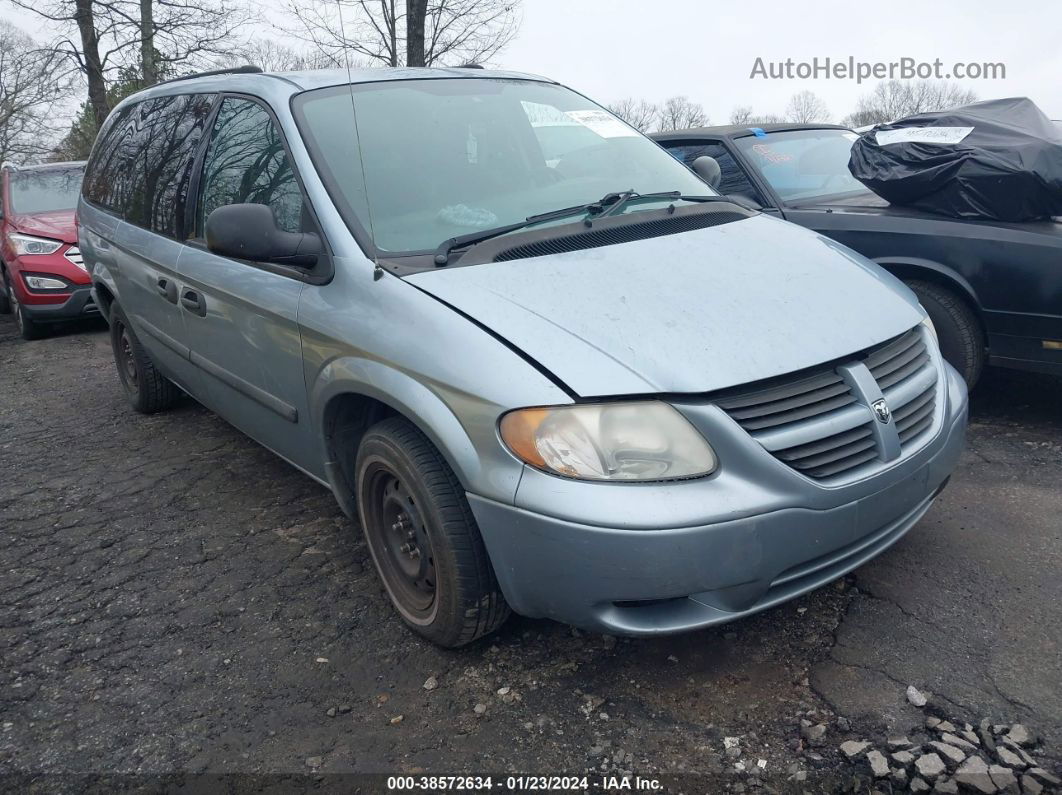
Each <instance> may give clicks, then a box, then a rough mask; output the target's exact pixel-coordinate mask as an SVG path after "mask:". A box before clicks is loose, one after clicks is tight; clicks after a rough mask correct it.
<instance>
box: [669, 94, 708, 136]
mask: <svg viewBox="0 0 1062 795" xmlns="http://www.w3.org/2000/svg"><path fill="white" fill-rule="evenodd" d="M658 122H659V129H660V130H662V131H666V130H684V129H686V128H687V127H705V126H707V125H708V124H709V123H710V122H709V120H708V114H707V113H705V112H704V108H703V107H702V106H701V104H700V103H698V102H691V101H690V100H689V98H688V97H684V96H677V97H670V98H669V99H666V100H665V101H664V104H663V105H662V106H661V107H660V114H659V116H658Z"/></svg>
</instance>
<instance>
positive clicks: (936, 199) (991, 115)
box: [848, 97, 1062, 221]
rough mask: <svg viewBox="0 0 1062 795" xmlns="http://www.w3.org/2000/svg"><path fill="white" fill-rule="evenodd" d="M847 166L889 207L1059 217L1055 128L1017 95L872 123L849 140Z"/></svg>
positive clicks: (1061, 160)
mask: <svg viewBox="0 0 1062 795" xmlns="http://www.w3.org/2000/svg"><path fill="white" fill-rule="evenodd" d="M848 170H849V171H851V172H852V176H854V177H855V178H856V179H858V180H859V181H860V182H862V183H863V184H864V185H866V186H867V187H868V188H870V189H871V190H872V191H874V193H876V194H878V195H879V196H881V198H883V199H885V200H886V201H888V202H889V203H890V204H898V205H908V206H911V207H917V208H919V209H921V210H927V211H929V212H935V213H942V214H944V215H949V216H953V217H957V218H990V219H994V220H999V221H1029V220H1034V219H1038V218H1050V217H1052V216H1060V215H1062V127H1059V125H1058V124H1057V123H1055V122H1052V121H1051V120H1050V119H1048V118H1047V117H1046V116H1045V115H1044V114H1043V112H1042V111H1041V110H1040V109H1039V108H1038V107H1036V105H1035V104H1034V103H1033V102H1032V101H1031V100H1029V99H1025V98H1021V97H1019V98H1014V99H995V100H989V101H987V102H976V103H974V104H972V105H966V106H964V107H961V108H955V109H953V110H946V111H937V112H933V113H922V114H919V115H917V116H910V117H908V118H906V119H901V120H900V121H896V122H892V123H890V124H881V125H878V126H877V127H875V128H874V129H873V130H869V131H867V132H865V133H863V134H862V135H861V136H860V137H859V139H858V140H857V141H856V142H855V143H854V144H853V146H852V154H851V157H850V159H849V161H848Z"/></svg>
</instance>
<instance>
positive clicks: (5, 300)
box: [0, 263, 11, 315]
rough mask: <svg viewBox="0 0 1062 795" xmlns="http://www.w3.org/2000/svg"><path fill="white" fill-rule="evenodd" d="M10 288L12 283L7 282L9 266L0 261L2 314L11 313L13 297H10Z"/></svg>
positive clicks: (0, 302) (0, 313) (0, 312)
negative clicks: (6, 266)
mask: <svg viewBox="0 0 1062 795" xmlns="http://www.w3.org/2000/svg"><path fill="white" fill-rule="evenodd" d="M10 290H11V285H9V284H8V282H7V268H5V267H4V265H3V263H0V315H10V314H11V299H10V298H9V297H8V292H9V291H10Z"/></svg>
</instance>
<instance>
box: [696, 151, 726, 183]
mask: <svg viewBox="0 0 1062 795" xmlns="http://www.w3.org/2000/svg"><path fill="white" fill-rule="evenodd" d="M690 168H692V169H693V173H695V174H696V175H697V176H698V177H700V178H701V179H703V180H704V181H705V182H707V183H708V184H709V185H711V186H712V187H713V188H716V189H718V187H719V183H720V182H722V181H723V172H722V169H720V168H719V163H718V162H717V161H716V159H715V158H714V157H709V156H708V155H701V156H700V157H698V158H697V159H696V160H694V161H693V162H692V163H691V164H690Z"/></svg>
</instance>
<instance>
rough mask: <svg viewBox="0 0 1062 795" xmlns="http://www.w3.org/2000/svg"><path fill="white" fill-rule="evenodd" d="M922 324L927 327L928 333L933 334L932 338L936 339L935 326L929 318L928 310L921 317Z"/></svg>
mask: <svg viewBox="0 0 1062 795" xmlns="http://www.w3.org/2000/svg"><path fill="white" fill-rule="evenodd" d="M922 311H923V312H925V311H926V310H925V308H923V309H922ZM922 325H923V326H925V327H926V328H927V329H929V333H930V334H932V335H933V339H937V327H936V326H934V325H933V321H932V320H931V319H930V317H929V313H928V312H927V313H926V316H925V317H924V318H922Z"/></svg>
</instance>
